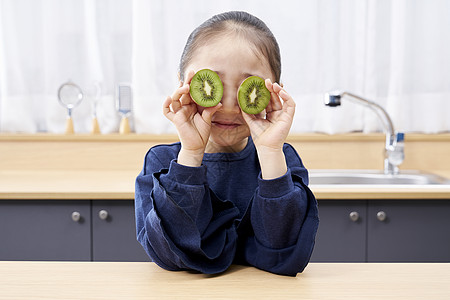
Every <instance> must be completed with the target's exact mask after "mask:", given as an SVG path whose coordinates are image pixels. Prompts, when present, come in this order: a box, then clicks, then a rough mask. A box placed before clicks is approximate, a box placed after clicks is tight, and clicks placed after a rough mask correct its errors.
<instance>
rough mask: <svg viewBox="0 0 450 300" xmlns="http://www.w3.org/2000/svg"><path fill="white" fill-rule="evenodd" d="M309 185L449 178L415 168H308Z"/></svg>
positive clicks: (427, 181) (412, 182)
mask: <svg viewBox="0 0 450 300" xmlns="http://www.w3.org/2000/svg"><path fill="white" fill-rule="evenodd" d="M309 184H311V185H336V184H338V185H339V184H345V185H430V184H431V185H442V184H450V180H448V179H446V178H444V177H441V176H438V175H435V174H431V173H423V172H420V171H416V170H406V171H400V172H399V174H395V175H391V174H384V172H383V171H381V170H309Z"/></svg>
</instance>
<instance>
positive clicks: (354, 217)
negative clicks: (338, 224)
mask: <svg viewBox="0 0 450 300" xmlns="http://www.w3.org/2000/svg"><path fill="white" fill-rule="evenodd" d="M349 217H350V220H352V221H353V222H356V221H358V220H359V213H358V212H357V211H352V212H351V213H350V215H349Z"/></svg>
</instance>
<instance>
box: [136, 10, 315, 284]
mask: <svg viewBox="0 0 450 300" xmlns="http://www.w3.org/2000/svg"><path fill="white" fill-rule="evenodd" d="M205 68H208V69H211V70H213V71H215V72H216V73H217V74H218V75H219V76H220V79H221V81H222V83H223V87H224V92H223V97H222V100H221V102H220V103H219V104H218V105H217V106H215V107H210V108H204V107H200V106H198V105H197V104H196V103H195V102H194V101H193V100H192V99H191V97H190V96H189V83H190V81H191V79H192V77H193V76H194V74H195V72H197V71H199V70H201V69H205ZM179 71H180V73H179V77H180V87H179V88H178V89H176V90H175V92H174V93H173V95H172V96H171V97H168V98H167V99H166V101H165V102H164V104H163V113H164V115H165V116H166V117H167V118H168V119H169V120H170V121H171V122H172V123H173V124H174V125H175V127H176V129H177V131H178V136H179V139H180V142H178V143H175V144H171V145H158V146H155V147H153V148H151V149H150V150H149V152H148V153H147V155H146V157H145V162H144V168H143V170H142V172H141V173H140V174H139V176H138V177H137V179H136V193H135V197H136V198H135V207H136V222H137V225H136V226H137V239H138V241H139V242H140V243H141V244H142V246H143V247H144V249H145V250H146V251H147V253H148V255H149V256H150V257H151V258H152V260H153V261H154V262H155V263H156V264H158V265H159V266H161V267H162V268H165V269H167V270H196V271H200V272H203V273H209V274H210V273H219V272H223V271H225V270H226V269H227V268H228V267H229V266H230V265H231V264H232V263H237V264H247V265H252V266H255V267H257V268H260V269H263V270H267V271H269V272H273V273H277V274H284V275H291V276H295V275H296V274H297V273H298V272H302V271H303V269H304V268H305V267H306V265H307V263H308V261H309V258H310V256H311V253H312V250H313V246H314V239H315V235H316V231H317V227H318V212H317V202H316V200H315V198H314V195H313V194H312V193H311V191H310V190H309V188H308V187H307V184H308V172H307V170H306V169H305V167H304V166H303V164H302V161H301V160H300V157H299V156H298V154H297V153H296V151H295V150H294V148H293V147H292V146H290V145H289V144H286V143H284V142H285V139H286V137H287V135H288V133H289V130H290V127H291V124H292V120H293V117H294V111H295V103H294V100H293V99H292V98H291V96H290V95H289V94H288V93H287V92H286V91H285V90H284V89H283V88H282V87H281V86H280V85H279V84H278V83H276V82H279V81H280V73H281V62H280V51H279V48H278V44H277V42H276V40H275V38H274V36H273V35H272V33H271V32H270V30H269V29H268V28H267V26H266V25H265V24H264V23H263V22H262V21H261V20H259V19H257V18H256V17H254V16H252V15H250V14H247V13H244V12H228V13H223V14H220V15H216V16H214V17H212V18H211V19H209V20H207V21H206V22H205V23H203V24H202V25H200V26H199V27H198V28H197V29H195V30H194V32H192V34H191V35H190V36H189V39H188V41H187V44H186V46H185V48H184V51H183V54H182V57H181V63H180V70H179ZM251 75H257V76H260V77H262V78H264V79H265V83H266V87H267V89H268V90H269V91H270V92H271V101H270V103H269V105H268V106H267V107H266V109H265V114H259V115H248V114H246V113H244V112H242V111H241V110H240V108H239V105H238V102H237V90H238V87H239V85H240V84H241V82H242V81H243V80H244V79H245V78H247V77H248V76H251Z"/></svg>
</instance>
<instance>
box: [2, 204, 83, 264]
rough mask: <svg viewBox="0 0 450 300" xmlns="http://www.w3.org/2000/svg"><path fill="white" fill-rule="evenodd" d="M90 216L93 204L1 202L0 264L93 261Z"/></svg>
mask: <svg viewBox="0 0 450 300" xmlns="http://www.w3.org/2000/svg"><path fill="white" fill-rule="evenodd" d="M74 212H75V215H76V213H78V214H79V215H78V216H79V217H80V218H79V220H78V221H74V220H73V219H72V214H73V213H74ZM90 216H91V212H90V201H69V200H53V201H52V200H49V201H41V200H1V201H0V260H90V258H91V257H90V255H91V251H90V247H91V245H90V242H91V240H90V224H91V220H90ZM75 220H76V218H75Z"/></svg>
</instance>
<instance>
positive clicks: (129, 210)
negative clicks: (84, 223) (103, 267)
mask: <svg viewBox="0 0 450 300" xmlns="http://www.w3.org/2000/svg"><path fill="white" fill-rule="evenodd" d="M92 228H93V230H92V235H93V239H92V244H93V252H92V254H93V260H94V261H150V259H149V257H148V256H147V254H146V253H145V251H144V249H143V248H142V246H141V245H140V244H139V242H138V241H137V240H136V223H135V216H134V201H132V200H123V201H122V200H108V201H106V200H105V201H103V200H94V201H92Z"/></svg>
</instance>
